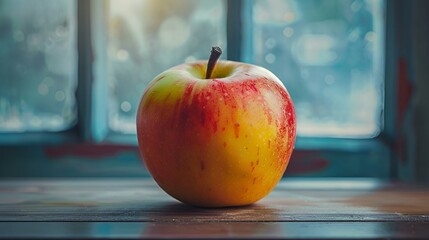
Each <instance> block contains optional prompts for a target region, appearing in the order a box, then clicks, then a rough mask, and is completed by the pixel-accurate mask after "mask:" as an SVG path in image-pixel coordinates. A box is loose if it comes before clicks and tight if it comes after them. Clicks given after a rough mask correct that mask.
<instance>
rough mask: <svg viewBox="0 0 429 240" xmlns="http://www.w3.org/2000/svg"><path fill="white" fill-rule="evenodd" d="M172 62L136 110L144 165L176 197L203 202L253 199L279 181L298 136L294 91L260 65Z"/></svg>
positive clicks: (215, 52) (206, 204)
mask: <svg viewBox="0 0 429 240" xmlns="http://www.w3.org/2000/svg"><path fill="white" fill-rule="evenodd" d="M220 54H221V49H220V48H218V47H214V48H213V50H212V54H211V56H210V59H209V62H208V64H207V62H205V61H196V62H193V63H188V64H183V65H179V66H175V67H172V68H170V69H168V70H166V71H165V72H163V73H161V74H159V75H158V76H157V77H155V78H154V79H153V80H152V81H151V82H150V84H149V85H148V87H147V89H146V90H145V92H144V94H143V96H142V99H141V102H140V105H139V108H138V112H137V137H138V143H139V149H140V153H141V155H142V158H143V160H144V163H145V165H146V167H147V169H148V171H149V172H150V174H151V175H152V177H153V178H154V180H155V181H156V182H157V184H158V185H159V186H160V187H161V188H162V189H163V190H164V191H165V192H167V193H168V194H169V195H171V196H172V197H174V198H176V199H178V200H179V201H181V202H183V203H186V204H191V205H194V206H202V207H226V206H241V205H248V204H251V203H254V202H256V201H258V200H260V199H261V198H263V197H264V196H266V195H267V194H268V193H269V192H271V191H272V190H273V188H274V187H275V186H276V185H277V183H278V182H279V181H280V179H281V178H282V176H283V174H284V171H285V170H286V167H287V165H288V162H289V159H290V156H291V154H292V150H293V148H294V144H295V136H296V117H295V110H294V106H293V103H292V100H291V97H290V95H289V93H288V91H287V90H286V88H285V87H284V85H283V84H282V82H281V81H280V80H279V79H278V78H277V77H276V76H275V75H274V74H273V73H271V72H270V71H268V70H267V69H265V68H262V67H259V66H255V65H251V64H245V63H240V62H234V61H217V59H218V58H219V56H220Z"/></svg>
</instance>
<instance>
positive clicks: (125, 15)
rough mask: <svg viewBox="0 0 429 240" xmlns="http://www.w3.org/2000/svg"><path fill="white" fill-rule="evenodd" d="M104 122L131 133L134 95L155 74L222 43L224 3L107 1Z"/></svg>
mask: <svg viewBox="0 0 429 240" xmlns="http://www.w3.org/2000/svg"><path fill="white" fill-rule="evenodd" d="M106 4H107V6H106V7H107V17H106V19H107V20H106V22H105V24H106V25H107V26H108V27H107V36H108V39H107V43H106V44H107V51H108V53H107V58H108V61H107V65H108V68H107V69H108V79H107V84H108V90H107V94H108V99H109V100H108V126H109V129H110V130H111V131H114V132H119V133H124V134H130V133H131V134H135V133H136V126H135V116H136V111H137V107H138V104H139V101H140V97H141V95H142V93H143V91H144V89H145V87H146V86H147V84H148V83H149V82H150V81H151V80H152V79H153V78H154V77H156V75H158V74H160V73H161V72H163V71H164V70H166V69H167V68H169V67H172V66H174V65H177V64H179V63H183V62H189V61H194V60H197V59H207V56H208V54H209V52H210V49H211V46H213V45H220V46H222V47H223V48H225V47H226V32H225V30H226V22H225V19H226V18H225V17H226V16H225V2H224V1H211V0H187V1H176V0H166V1H165V0H163V1H156V0H146V1H139V0H127V1H108V2H106Z"/></svg>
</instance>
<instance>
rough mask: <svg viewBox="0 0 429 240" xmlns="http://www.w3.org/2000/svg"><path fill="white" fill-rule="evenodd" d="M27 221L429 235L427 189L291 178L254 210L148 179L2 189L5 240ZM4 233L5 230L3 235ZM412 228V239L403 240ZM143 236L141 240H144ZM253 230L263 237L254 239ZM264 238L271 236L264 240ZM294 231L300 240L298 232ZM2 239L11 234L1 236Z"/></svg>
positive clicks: (43, 225) (215, 231)
mask: <svg viewBox="0 0 429 240" xmlns="http://www.w3.org/2000/svg"><path fill="white" fill-rule="evenodd" d="M25 222H33V223H36V222H37V224H39V225H40V229H45V230H46V231H45V232H46V233H48V232H49V230H48V229H50V228H49V227H48V225H49V224H47V222H50V224H54V225H55V224H57V225H58V226H59V228H58V229H62V228H61V227H60V226H64V225H67V228H68V227H73V226H75V225H76V224H77V225H76V226H78V225H79V224H78V223H79V222H80V223H82V224H83V223H85V224H84V225H85V226H90V227H89V228H93V227H94V226H98V225H100V224H102V223H106V224H107V223H109V222H110V223H111V224H110V225H109V224H107V225H108V226H110V227H111V228H115V227H118V226H117V225H115V224H116V223H117V224H119V223H122V224H130V225H126V226H128V227H127V228H126V229H133V228H132V226H134V225H133V224H132V223H137V222H138V223H139V224H138V225H139V227H138V229H141V228H144V229H146V228H151V231H149V233H148V232H146V231H145V232H144V234H143V236H145V237H149V236H152V237H154V236H157V237H166V236H167V237H168V236H170V237H172V236H184V237H186V236H187V235H186V234H187V233H189V234H191V233H192V232H194V235H192V234H191V235H189V236H199V237H205V236H206V237H208V236H212V237H213V236H215V237H219V236H221V237H222V236H223V237H224V236H226V235H223V234H227V233H228V232H229V233H230V234H232V233H234V234H238V235H237V236H241V237H245V236H247V237H249V236H253V237H264V236H265V237H269V236H273V237H279V236H283V235H284V236H291V235H287V234H286V235H285V234H284V231H286V230H287V229H289V228H291V226H294V227H293V229H295V230H296V229H297V228H298V229H301V230H300V231H302V234H303V235H302V236H307V237H311V236H313V235H311V234H310V235H308V234H309V233H308V232H306V231H305V229H306V228H308V227H309V226H312V227H311V228H316V229H318V228H320V229H322V230H323V229H325V230H324V231H325V232H326V231H327V232H326V233H325V234H324V235H323V234H322V235H320V237H329V238H330V237H338V236H340V237H341V236H342V237H346V235H344V234H347V232H349V233H350V234H352V233H353V234H352V235H351V236H360V237H365V236H366V235H365V234H364V233H363V232H361V233H360V235H359V234H358V233H359V232H356V231H352V230H347V229H349V228H350V229H351V228H354V227H361V228H362V229H367V228H368V229H379V228H380V226H383V228H382V229H394V234H393V233H392V234H390V233H389V231H390V230H389V231H388V230H386V231H381V232H383V234H384V235H383V236H388V237H389V238H391V237H393V236H402V235H403V236H408V237H412V236H415V235H410V234H411V233H413V234H414V233H416V234H420V236H427V237H429V235H428V234H429V231H428V230H426V229H429V228H428V227H429V188H427V187H422V186H413V185H405V184H399V183H382V182H378V181H373V180H344V179H343V180H341V179H340V180H338V179H336V180H335V179H333V180H329V179H328V180H317V179H316V180H299V179H297V180H293V179H288V180H287V181H282V182H281V183H280V184H279V185H278V186H277V187H276V189H275V190H274V191H273V192H272V193H271V194H270V195H269V196H268V197H266V198H265V199H263V200H261V201H260V202H258V203H256V204H253V205H250V206H245V207H237V208H217V209H216V208H213V209H212V208H196V207H192V206H188V205H184V204H182V203H180V202H178V201H176V200H174V199H173V198H171V197H170V196H168V195H166V194H165V193H164V192H163V191H162V190H161V189H160V188H159V187H158V186H157V185H156V184H155V183H154V182H153V181H152V180H150V179H116V180H112V179H104V180H82V179H80V180H74V179H73V180H72V179H68V180H55V181H54V180H14V181H12V180H11V181H2V182H0V232H5V231H6V230H7V231H9V235H7V236H12V235H13V234H14V233H16V234H20V232H21V231H17V232H14V231H12V232H10V231H11V229H14V228H16V229H23V228H26V227H27V228H32V227H33V226H35V225H32V224H30V225H26V224H27V223H25ZM72 223H73V224H75V225H73V224H72ZM299 223H301V224H299ZM88 224H89V225H88ZM97 224H98V225H97ZM350 224H352V225H350ZM103 226H104V225H103ZM178 226H181V227H178ZM334 226H335V228H337V227H341V229H343V230H344V231H345V232H344V231H343V230H337V231H340V232H341V233H343V235H341V234H340V235H338V236H337V235H335V234H334V235H332V234H331V233H330V234H327V233H328V232H329V231H328V230H329V229H332V228H333V227H334ZM352 226H353V227H352ZM2 228H3V229H4V230H5V231H1V229H2ZM196 228H198V229H203V230H201V231H199V230H198V231H197V230H195V229H196ZM397 228H398V229H399V230H398V229H397ZM411 228H412V229H411ZM204 229H205V230H204ZM228 229H229V230H228ZM232 229H233V230H232ZM246 229H247V230H246ZM279 229H280V230H279ZM407 229H408V230H410V231H409V234H408V235H407V234H405V235H404V233H405V232H407ZM416 229H420V230H418V231H417V230H416ZM259 230H260V231H259ZM379 230H380V229H379ZM411 230H413V231H414V232H413V231H411ZM7 231H6V232H7ZM130 231H131V230H130ZM141 231H142V230H139V233H138V236H139V237H142V236H141ZM240 231H244V233H246V231H247V232H249V231H250V233H246V234H244V233H241V232H240ZM253 231H257V233H255V234H256V235H255V234H253V233H251V232H253ZM416 231H417V232H416ZM132 232H133V231H132ZM169 232H170V233H169ZM211 232H212V234H211ZM261 232H262V233H265V235H264V234H262V235H258V234H259V233H261ZM276 232H278V234H275V233H276ZM292 232H293V233H294V234H295V235H293V236H298V235H297V234H298V232H299V231H298V232H296V231H292ZM21 233H22V232H21ZM61 233H62V232H61V231H60V233H58V234H59V235H58V236H60V235H61ZM173 233H174V234H173ZM197 233H198V234H197ZM271 233H273V234H271ZM320 233H323V231H321V230H320ZM355 233H356V234H358V235H354V234H355ZM396 233H398V234H396ZM399 233H400V234H399ZM82 234H84V233H82ZM133 234H134V235H135V234H136V233H135V232H133ZM175 234H176V235H175ZM177 234H178V235H177ZM195 234H196V235H195ZM240 234H241V235H240ZM395 234H396V235H395ZM401 234H402V235H401ZM422 234H423V235H422ZM66 235H67V234H65V236H66ZM134 235H133V236H134ZM370 235H371V234H370ZM1 236H5V235H4V234H3V235H2V234H1V233H0V237H1ZM42 236H45V235H42ZM70 236H71V235H70ZM84 236H86V237H91V236H92V235H91V234H90V235H85V234H84ZM371 236H372V237H373V235H371ZM380 236H382V235H380Z"/></svg>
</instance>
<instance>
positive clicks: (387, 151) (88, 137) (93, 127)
mask: <svg viewBox="0 0 429 240" xmlns="http://www.w3.org/2000/svg"><path fill="white" fill-rule="evenodd" d="M225 3H226V4H225V5H226V7H227V11H226V17H227V20H226V22H227V31H226V34H227V48H228V51H227V52H228V55H227V58H228V59H229V60H235V61H244V62H249V61H250V60H251V59H250V58H251V56H249V55H246V54H244V53H245V52H249V51H250V50H251V48H252V41H251V40H249V41H243V39H245V37H244V36H249V34H252V28H251V27H250V26H249V24H243V22H245V21H243V19H244V18H247V19H249V18H250V17H251V14H252V13H251V11H252V5H253V1H252V0H225ZM385 4H386V6H385V12H386V14H385V16H386V17H385V28H386V33H385V39H384V41H385V81H384V87H385V95H384V112H383V126H382V130H381V132H380V134H379V135H378V136H377V137H375V138H372V139H351V138H331V137H330V138H324V137H301V136H298V137H297V141H296V146H295V152H297V154H296V155H297V156H296V158H297V159H294V158H292V161H291V164H292V165H293V164H294V162H295V161H297V162H299V161H301V162H303V163H304V164H305V159H304V160H303V157H300V156H299V155H302V154H304V155H305V156H306V157H308V154H310V156H311V157H312V158H326V156H330V158H329V159H326V160H327V161H328V163H327V164H328V165H329V166H330V168H329V169H325V170H320V169H319V170H318V171H319V172H316V173H315V172H310V173H308V172H307V173H296V174H294V173H292V175H293V176H353V177H359V176H361V177H377V178H394V177H397V169H396V162H395V161H397V158H396V153H395V148H394V138H395V135H396V134H395V124H396V122H395V116H396V102H397V96H395V92H396V84H397V80H396V72H395V71H396V70H395V63H396V59H397V52H396V51H395V49H396V42H395V40H396V39H395V22H394V21H393V20H394V4H395V3H394V2H392V1H385ZM76 5H77V6H76V7H77V21H78V24H77V28H78V29H77V38H78V39H77V40H78V41H77V42H78V45H77V51H78V74H77V76H78V88H77V90H76V99H77V106H78V122H77V124H76V126H75V127H73V128H72V129H70V130H67V131H63V132H57V133H51V132H40V133H39V132H34V133H33V132H30V133H1V134H0V146H1V145H3V146H10V145H31V144H33V143H39V144H41V145H52V144H56V145H58V144H59V145H60V146H61V145H64V144H74V143H78V144H79V143H81V144H87V143H90V144H93V147H94V148H97V147H98V146H103V145H131V146H133V147H135V148H137V139H136V136H135V135H125V134H119V133H116V132H112V131H110V130H109V128H108V122H107V121H108V118H107V114H108V113H107V107H106V104H105V103H106V102H107V101H106V100H107V87H106V84H103V81H104V79H106V78H107V77H108V76H107V73H108V69H106V66H107V64H106V62H107V60H106V59H107V58H106V51H105V49H107V48H106V46H107V44H106V36H107V29H106V28H105V27H106V26H105V24H104V21H105V20H106V5H105V2H104V1H103V0H91V1H86V0H77V1H76ZM236 29H242V31H235V30H236ZM248 39H251V38H248ZM88 103H90V104H88ZM336 155H338V156H339V157H335V156H336ZM347 155H350V156H353V157H352V158H354V159H359V161H347V159H344V156H347ZM310 164H311V163H310ZM344 169H348V170H344ZM353 169H358V172H356V171H355V170H353Z"/></svg>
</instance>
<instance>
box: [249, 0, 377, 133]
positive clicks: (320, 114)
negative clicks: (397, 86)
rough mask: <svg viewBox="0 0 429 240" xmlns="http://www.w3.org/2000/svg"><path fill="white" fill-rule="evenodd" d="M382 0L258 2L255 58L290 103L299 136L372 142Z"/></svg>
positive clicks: (254, 18)
mask: <svg viewBox="0 0 429 240" xmlns="http://www.w3.org/2000/svg"><path fill="white" fill-rule="evenodd" d="M383 7H384V2H383V1H382V0H377V1H374V0H367V1H362V0H299V1H297V0H270V1H265V0H256V1H254V6H253V45H254V53H253V60H254V62H255V63H256V64H258V65H262V66H265V67H266V68H268V69H270V70H272V71H273V72H274V73H275V74H276V75H277V76H278V77H279V78H280V79H281V80H282V81H283V82H284V84H285V85H286V87H287V88H288V90H289V92H290V94H291V95H292V98H293V100H294V103H295V107H296V112H297V118H298V120H297V122H298V130H297V131H298V134H299V135H301V136H338V137H371V136H375V135H377V134H378V133H379V131H380V128H381V126H382V122H381V121H382V119H381V114H382V110H383V93H384V90H383V87H384V86H383V70H384V62H383V61H384V60H383V56H384V55H383V54H384V52H383V49H384V42H383V41H384V35H383V33H384V8H383Z"/></svg>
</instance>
